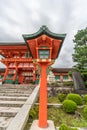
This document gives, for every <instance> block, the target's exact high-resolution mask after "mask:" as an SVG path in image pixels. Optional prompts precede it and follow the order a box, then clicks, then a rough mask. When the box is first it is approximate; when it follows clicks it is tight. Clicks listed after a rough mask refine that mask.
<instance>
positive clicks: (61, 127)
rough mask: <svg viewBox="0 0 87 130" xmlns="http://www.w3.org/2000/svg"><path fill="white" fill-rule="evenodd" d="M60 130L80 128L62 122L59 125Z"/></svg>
mask: <svg viewBox="0 0 87 130" xmlns="http://www.w3.org/2000/svg"><path fill="white" fill-rule="evenodd" d="M59 130H78V129H77V128H71V127H69V126H67V125H66V124H61V125H60V127H59Z"/></svg>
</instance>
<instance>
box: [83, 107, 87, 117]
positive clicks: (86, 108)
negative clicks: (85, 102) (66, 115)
mask: <svg viewBox="0 0 87 130" xmlns="http://www.w3.org/2000/svg"><path fill="white" fill-rule="evenodd" d="M83 116H84V118H85V119H87V106H85V107H84V110H83Z"/></svg>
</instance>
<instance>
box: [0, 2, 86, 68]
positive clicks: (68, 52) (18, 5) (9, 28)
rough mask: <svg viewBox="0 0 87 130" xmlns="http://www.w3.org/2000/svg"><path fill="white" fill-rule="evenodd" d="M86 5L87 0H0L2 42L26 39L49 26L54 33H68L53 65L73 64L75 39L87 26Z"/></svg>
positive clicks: (69, 65)
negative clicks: (41, 28)
mask: <svg viewBox="0 0 87 130" xmlns="http://www.w3.org/2000/svg"><path fill="white" fill-rule="evenodd" d="M86 6H87V0H83V1H82V0H73V1H70V0H53V1H51V0H44V1H43V0H15V1H14V0H1V1H0V42H14V41H23V38H22V34H25V33H29V34H30V33H34V32H36V31H38V29H39V28H40V26H42V25H47V26H48V28H49V29H50V30H51V31H53V32H55V33H67V36H66V39H65V41H64V43H63V47H62V49H61V52H60V54H59V57H58V59H57V60H56V61H55V64H54V66H55V67H72V65H73V62H72V53H73V47H74V43H73V42H72V39H73V38H74V35H75V34H76V32H77V31H78V30H80V29H83V28H85V27H87V18H86V17H87V7H86ZM1 66H2V65H1Z"/></svg>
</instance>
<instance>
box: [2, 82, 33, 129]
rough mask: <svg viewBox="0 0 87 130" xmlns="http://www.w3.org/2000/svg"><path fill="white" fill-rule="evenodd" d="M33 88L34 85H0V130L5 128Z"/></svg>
mask: <svg viewBox="0 0 87 130" xmlns="http://www.w3.org/2000/svg"><path fill="white" fill-rule="evenodd" d="M34 88H35V86H34V85H33V86H32V85H8V84H5V85H0V130H6V128H7V127H8V125H9V124H10V122H11V121H12V119H13V118H14V117H15V115H16V114H17V113H18V112H19V110H20V108H21V107H22V106H23V104H24V103H25V101H26V100H27V99H28V97H29V95H30V94H31V93H32V91H33V89H34Z"/></svg>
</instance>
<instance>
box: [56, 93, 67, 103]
mask: <svg viewBox="0 0 87 130" xmlns="http://www.w3.org/2000/svg"><path fill="white" fill-rule="evenodd" d="M65 98H66V94H64V93H59V94H58V99H59V101H60V102H63V101H64V100H65Z"/></svg>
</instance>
